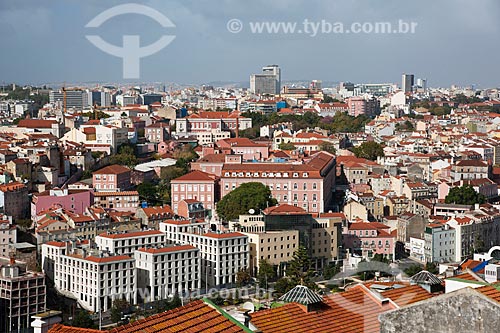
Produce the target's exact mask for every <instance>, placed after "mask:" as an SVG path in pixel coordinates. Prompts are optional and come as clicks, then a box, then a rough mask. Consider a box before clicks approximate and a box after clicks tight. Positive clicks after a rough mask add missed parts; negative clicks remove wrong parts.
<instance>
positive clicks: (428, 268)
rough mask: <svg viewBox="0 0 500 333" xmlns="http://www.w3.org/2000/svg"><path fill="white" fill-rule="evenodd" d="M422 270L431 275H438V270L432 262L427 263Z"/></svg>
mask: <svg viewBox="0 0 500 333" xmlns="http://www.w3.org/2000/svg"><path fill="white" fill-rule="evenodd" d="M424 269H425V270H426V271H427V272H429V273H432V274H438V273H439V269H438V267H437V265H436V264H435V263H433V262H428V263H426V264H425V266H424Z"/></svg>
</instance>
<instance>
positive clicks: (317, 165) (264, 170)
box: [221, 152, 336, 213]
mask: <svg viewBox="0 0 500 333" xmlns="http://www.w3.org/2000/svg"><path fill="white" fill-rule="evenodd" d="M335 163H336V161H335V157H334V156H333V155H332V154H329V153H327V152H319V153H317V154H315V155H313V156H312V158H310V159H309V160H307V161H305V162H304V163H303V164H292V163H226V164H224V166H223V168H222V175H221V198H223V197H224V196H225V195H226V194H228V193H229V192H231V191H232V190H234V189H235V188H237V187H238V186H240V185H241V184H243V183H249V182H259V183H262V184H264V185H266V186H268V187H269V188H270V189H271V193H272V196H273V198H275V199H276V200H277V201H278V203H279V204H288V205H292V206H296V207H301V208H303V209H304V210H305V211H308V212H318V213H320V212H325V211H328V210H331V209H332V208H333V202H332V201H333V200H332V199H333V198H332V194H333V192H332V189H333V187H334V185H335V169H336V167H335Z"/></svg>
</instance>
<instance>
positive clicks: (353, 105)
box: [347, 97, 366, 117]
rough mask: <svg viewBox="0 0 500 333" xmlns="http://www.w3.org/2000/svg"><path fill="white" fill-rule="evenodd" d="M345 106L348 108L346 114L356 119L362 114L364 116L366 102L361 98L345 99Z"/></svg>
mask: <svg viewBox="0 0 500 333" xmlns="http://www.w3.org/2000/svg"><path fill="white" fill-rule="evenodd" d="M347 105H348V107H349V111H348V114H349V115H350V116H353V117H357V116H359V115H362V114H366V100H365V99H364V98H362V97H350V98H348V99H347Z"/></svg>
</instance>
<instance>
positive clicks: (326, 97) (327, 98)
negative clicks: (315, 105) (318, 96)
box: [321, 95, 339, 103]
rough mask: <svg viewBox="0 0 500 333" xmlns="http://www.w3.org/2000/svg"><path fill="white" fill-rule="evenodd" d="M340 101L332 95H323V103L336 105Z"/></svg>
mask: <svg viewBox="0 0 500 333" xmlns="http://www.w3.org/2000/svg"><path fill="white" fill-rule="evenodd" d="M338 101H339V100H338V99H336V98H333V97H332V96H330V95H323V100H322V101H321V103H334V102H338Z"/></svg>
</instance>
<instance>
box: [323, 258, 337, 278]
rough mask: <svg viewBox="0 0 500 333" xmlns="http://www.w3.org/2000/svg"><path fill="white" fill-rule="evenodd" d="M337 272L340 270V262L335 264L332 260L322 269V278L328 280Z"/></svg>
mask: <svg viewBox="0 0 500 333" xmlns="http://www.w3.org/2000/svg"><path fill="white" fill-rule="evenodd" d="M339 272H340V264H338V265H337V264H335V263H333V262H332V263H330V264H329V265H327V266H326V267H325V268H324V269H323V278H324V279H325V280H330V279H331V278H333V277H334V276H335V275H336V274H337V273H339Z"/></svg>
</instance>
